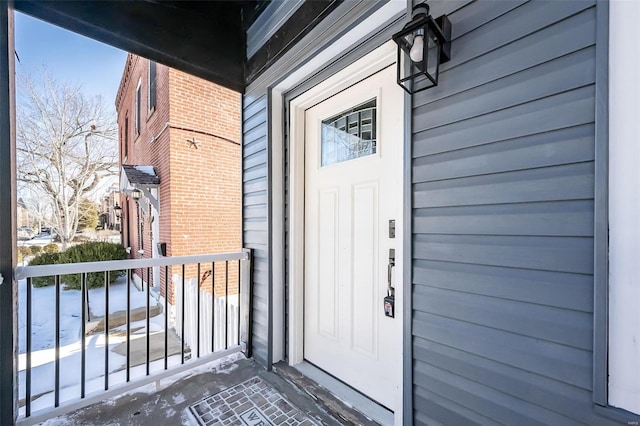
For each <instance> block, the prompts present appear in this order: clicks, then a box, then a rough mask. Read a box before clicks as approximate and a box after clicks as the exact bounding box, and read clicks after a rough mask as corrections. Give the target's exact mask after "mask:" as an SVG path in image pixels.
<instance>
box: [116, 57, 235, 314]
mask: <svg viewBox="0 0 640 426" xmlns="http://www.w3.org/2000/svg"><path fill="white" fill-rule="evenodd" d="M240 102H241V95H240V94H239V93H237V92H234V91H232V90H229V89H226V88H224V87H221V86H218V85H216V84H213V83H210V82H207V81H205V80H202V79H200V78H197V77H193V76H191V75H188V74H185V73H183V72H180V71H177V70H175V69H172V68H169V67H167V66H164V65H161V64H157V63H155V62H152V61H149V60H147V59H144V58H142V57H139V56H136V55H133V54H129V55H128V56H127V61H126V64H125V68H124V71H123V76H122V79H121V81H120V87H119V89H118V93H117V97H116V110H117V113H118V126H119V129H120V135H119V138H120V164H121V176H120V188H121V191H122V193H121V199H120V206H121V207H122V237H123V238H122V239H123V243H124V245H125V247H129V248H130V257H131V258H151V257H157V256H160V255H161V254H160V253H159V243H164V244H166V255H167V256H187V255H194V254H207V253H221V252H230V251H238V250H239V249H240V247H241V207H240V205H241V204H240V203H241V185H240V182H241V180H240V179H241V178H240V167H241V151H240V132H241V124H240V120H241V116H240ZM229 269H230V273H229V278H230V281H231V283H232V285H233V286H234V287H235V286H236V284H235V283H236V282H237V265H235V266H233V265H231V266H230V267H229ZM155 272H156V274H153V271H151V275H150V277H149V280H150V281H151V283H152V285H153V286H154V287H160V288H161V293H162V295H163V296H164V295H166V294H167V293H166V292H165V289H164V281H165V279H164V271H155ZM175 272H176V271H172V272H170V276H173V275H174V273H175ZM178 273H179V271H178ZM224 274H225V271H224V268H217V267H216V274H215V278H216V281H215V285H216V289H217V290H216V293H219V292H220V291H222V289H220V290H218V288H219V285H221V284H219V283H223V282H224V281H225V275H224ZM136 275H137V276H136V277H135V278H136V281H138V282H140V281H142V282H145V281H146V280H147V275H146V271H136ZM154 275H155V277H154ZM187 275H188V276H191V275H193V277H195V266H193V267H190V268H188V270H187ZM171 281H172V280H171V278H170V279H168V283H169V293H168V299H169V301H170V302H171V301H172V300H173V293H172V291H171V288H172V284H171ZM202 285H203V287H204V288H207V286H208V288H209V289H210V287H211V282H210V281H207V282H203V284H202Z"/></svg>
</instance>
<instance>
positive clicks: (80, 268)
mask: <svg viewBox="0 0 640 426" xmlns="http://www.w3.org/2000/svg"><path fill="white" fill-rule="evenodd" d="M248 258H249V255H248V250H243V251H239V252H233V253H217V254H201V255H193V256H175V257H158V258H154V259H125V260H108V261H104V262H82V263H61V264H58V265H37V266H18V267H16V271H15V274H16V279H17V280H21V279H24V278H33V277H50V276H55V275H68V274H81V273H85V272H86V273H88V272H105V271H120V270H123V269H137V268H152V267H154V266H170V265H183V264H184V265H189V264H195V263H208V262H224V261H226V260H247V259H248Z"/></svg>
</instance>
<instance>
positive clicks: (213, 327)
mask: <svg viewBox="0 0 640 426" xmlns="http://www.w3.org/2000/svg"><path fill="white" fill-rule="evenodd" d="M215 351H216V262H211V353H214V352H215Z"/></svg>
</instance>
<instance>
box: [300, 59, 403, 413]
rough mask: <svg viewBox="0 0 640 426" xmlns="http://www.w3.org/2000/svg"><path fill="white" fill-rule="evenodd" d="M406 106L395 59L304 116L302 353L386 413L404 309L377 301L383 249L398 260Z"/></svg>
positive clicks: (395, 386)
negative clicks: (390, 313)
mask: <svg viewBox="0 0 640 426" xmlns="http://www.w3.org/2000/svg"><path fill="white" fill-rule="evenodd" d="M403 108H404V107H403V92H402V89H401V88H400V87H398V85H397V84H396V82H395V65H393V66H389V67H387V68H385V69H383V70H381V71H379V72H377V73H376V74H374V75H372V76H370V77H368V78H366V79H365V80H363V81H361V82H359V83H357V84H355V85H353V86H351V87H349V88H348V89H346V90H344V91H342V92H340V93H338V94H335V95H333V96H331V97H330V98H328V99H326V100H324V101H322V102H321V103H319V104H317V105H315V106H313V107H311V108H309V109H307V110H306V112H305V260H304V266H305V271H304V277H305V284H304V286H305V287H304V358H305V359H306V360H307V361H309V362H311V363H312V364H315V365H316V366H317V367H319V368H321V369H323V370H325V371H326V372H328V373H330V374H331V375H333V376H335V377H337V378H338V379H340V380H342V381H343V382H345V383H347V384H349V385H350V386H352V387H354V388H355V389H357V390H359V391H360V392H362V393H364V394H365V395H367V396H369V397H370V398H371V399H373V400H375V401H377V402H378V403H380V404H382V405H384V406H385V407H387V408H389V409H392V410H393V409H394V407H395V405H396V401H397V394H398V392H400V391H401V379H402V378H401V375H400V374H398V371H399V369H398V366H399V365H400V363H401V361H402V352H401V345H400V344H398V342H401V339H399V338H398V336H401V335H402V313H401V312H399V311H397V312H396V315H395V318H389V317H386V316H385V314H384V309H383V302H384V297H385V296H386V295H387V273H388V269H387V268H388V265H389V249H395V254H396V259H395V264H396V265H401V259H400V256H401V250H402V232H400V230H401V229H402V228H401V220H402V176H403V169H402V161H403ZM390 220H394V221H395V223H396V230H397V232H396V235H395V238H390V235H389V221H390ZM398 269H399V268H398V267H396V268H395V270H394V271H393V274H392V276H393V277H392V278H393V279H392V281H394V282H393V286H394V287H395V298H396V305H398V303H399V299H400V297H401V293H402V283H401V280H399V279H397V278H399V272H400V271H399V270H398Z"/></svg>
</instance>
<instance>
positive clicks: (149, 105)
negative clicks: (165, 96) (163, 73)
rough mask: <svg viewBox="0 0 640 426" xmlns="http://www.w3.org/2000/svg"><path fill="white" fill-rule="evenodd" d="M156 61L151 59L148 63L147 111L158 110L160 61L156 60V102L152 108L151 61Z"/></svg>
mask: <svg viewBox="0 0 640 426" xmlns="http://www.w3.org/2000/svg"><path fill="white" fill-rule="evenodd" d="M152 62H154V61H152V60H151V59H149V61H148V63H147V112H148V113H151V112H153V111H155V110H156V108H157V106H158V63H157V62H156V63H155V64H156V76H155V77H156V104H155V105H154V106H153V108H151V63H152Z"/></svg>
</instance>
